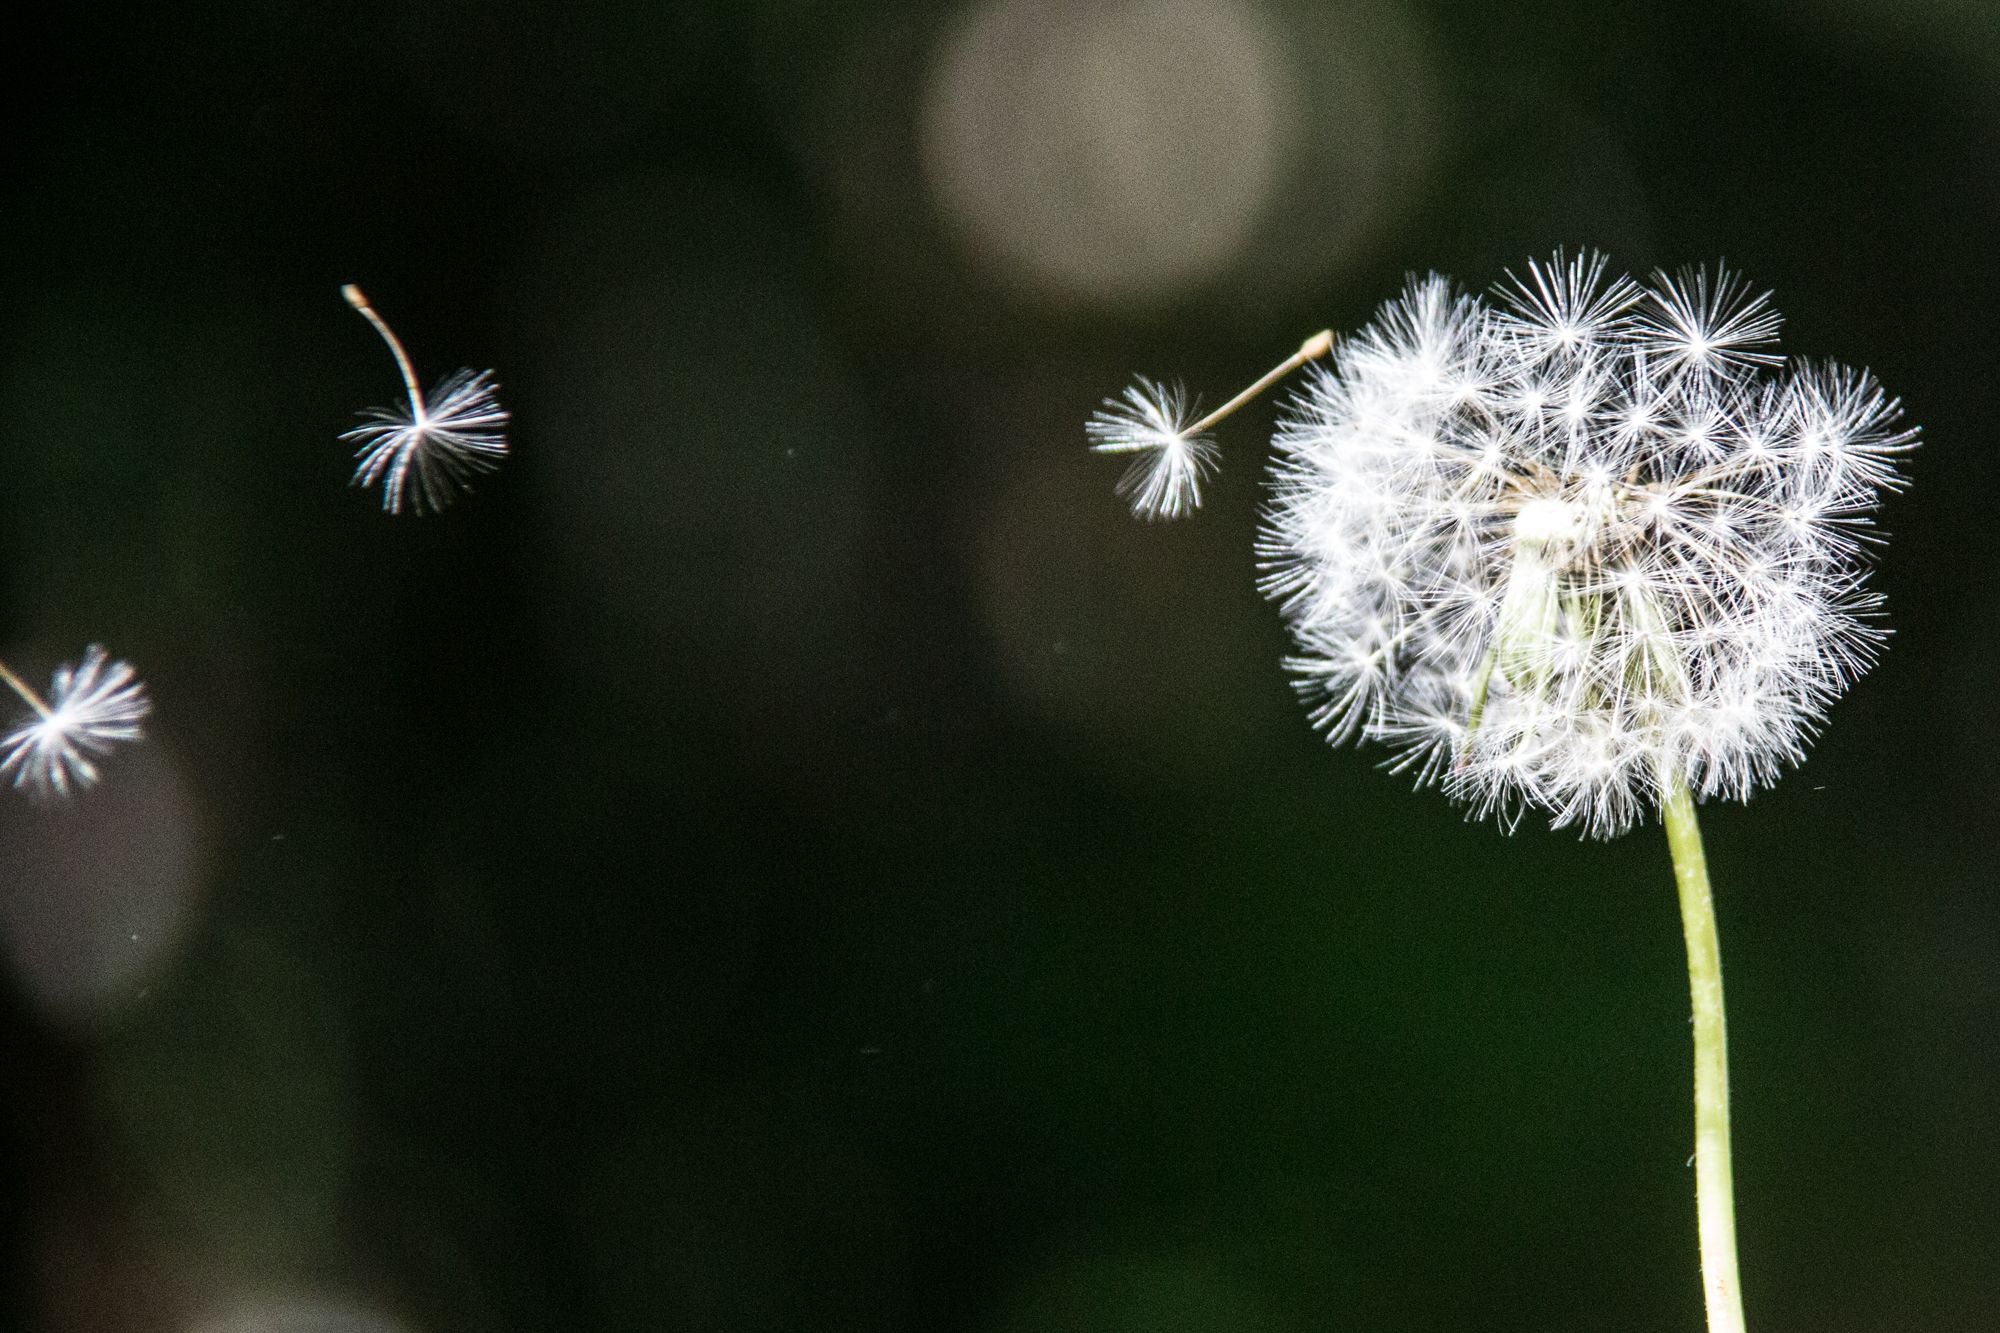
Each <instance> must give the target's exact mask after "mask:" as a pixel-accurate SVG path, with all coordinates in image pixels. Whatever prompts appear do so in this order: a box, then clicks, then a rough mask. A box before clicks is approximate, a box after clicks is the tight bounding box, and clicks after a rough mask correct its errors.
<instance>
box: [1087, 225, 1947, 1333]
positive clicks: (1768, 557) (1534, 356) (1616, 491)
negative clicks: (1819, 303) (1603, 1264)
mask: <svg viewBox="0 0 2000 1333" xmlns="http://www.w3.org/2000/svg"><path fill="white" fill-rule="evenodd" d="M1778 327H1779V316H1778V314H1777V312H1776V311H1775V310H1773V309H1772V308H1771V306H1770V303H1769V300H1768V297H1767V296H1765V295H1760V294H1757V293H1755V292H1754V291H1753V289H1751V288H1750V287H1749V286H1748V285H1747V284H1746V283H1745V282H1744V281H1743V279H1742V278H1741V277H1740V276H1738V275H1736V274H1733V273H1730V272H1728V271H1726V270H1724V269H1721V268H1717V269H1714V270H1708V269H1695V270H1690V271H1684V272H1682V273H1680V274H1678V275H1675V276H1668V275H1665V274H1656V275H1655V276H1654V278H1653V280H1652V281H1651V283H1649V284H1647V285H1641V284H1639V283H1636V282H1633V281H1632V280H1630V279H1628V278H1623V277H1612V276H1609V275H1608V274H1607V272H1606V264H1605V261H1604V259H1603V258H1602V257H1601V256H1598V255H1595V254H1591V253H1584V254H1579V255H1576V256H1573V257H1570V258H1567V259H1565V258H1564V257H1563V256H1562V255H1561V254H1558V255H1556V256H1555V258H1554V259H1553V260H1552V261H1550V262H1548V263H1530V264H1529V265H1527V266H1526V268H1525V269H1524V271H1523V272H1522V273H1521V274H1520V275H1518V276H1513V275H1510V280H1509V282H1508V283H1507V284H1505V285H1504V286H1502V287H1501V288H1500V289H1499V290H1498V291H1497V292H1496V293H1495V295H1494V297H1493V298H1492V299H1490V300H1489V299H1482V298H1480V297H1478V296H1473V295H1468V294H1465V293H1463V292H1461V291H1459V290H1458V289H1457V288H1455V287H1454V286H1453V285H1452V284H1451V283H1450V282H1449V281H1447V280H1446V279H1444V278H1441V277H1438V276H1435V275H1433V276H1431V277H1428V278H1423V279H1416V280H1412V281H1411V283H1410V284H1409V285H1408V287H1407V288H1406V290H1405V291H1404V293H1403V294H1402V296H1401V297H1400V298H1399V299H1397V300H1394V301H1391V302H1389V303H1388V304H1387V305H1385V306H1384V307H1383V308H1382V310H1381V312H1380V313H1379V314H1378V316H1377V317H1376V319H1375V321H1374V322H1373V323H1372V324H1370V325H1369V326H1368V327H1366V328H1364V329H1363V330H1362V331H1361V332H1360V333H1358V334H1356V335H1354V336H1352V337H1349V338H1345V339H1343V340H1341V341H1340V343H1339V344H1338V346H1337V347H1335V348H1331V349H1322V350H1330V351H1331V356H1330V360H1329V361H1320V360H1319V358H1317V357H1308V358H1298V357H1295V358H1293V359H1292V360H1291V361H1288V362H1287V363H1286V364H1285V365H1284V366H1282V367H1280V368H1279V370H1278V371H1276V372H1274V374H1273V375H1272V376H1267V377H1265V379H1264V380H1261V381H1259V383H1258V385H1257V386H1255V388H1256V389H1261V388H1263V387H1265V386H1266V385H1268V384H1269V383H1270V381H1271V380H1272V379H1273V378H1275V376H1276V375H1277V374H1282V373H1285V372H1286V371H1288V370H1289V369H1291V368H1292V367H1294V366H1296V365H1298V364H1300V363H1301V360H1302V359H1303V360H1314V361H1316V362H1317V364H1315V365H1314V366H1313V367H1312V368H1311V371H1310V379H1309V382H1308V383H1307V385H1306V386H1305V388H1304V389H1303V390H1302V391H1301V392H1300V393H1299V394H1298V395H1297V396H1296V397H1295V398H1294V400H1293V401H1292V403H1291V404H1290V406H1289V408H1288V410H1287V411H1286V413H1285V414H1284V417H1283V419H1282V420H1281V422H1280V424H1279V427H1278V431H1277V435H1276V438H1275V441H1274V447H1275V450H1276V455H1277V457H1276V460H1275V462H1274V464H1273V472H1272V481H1271V502H1270V505H1269V508H1268V511H1267V513H1266V516H1265V521H1264V525H1263V529H1262V532H1261V534H1260V538H1259V543H1258V549H1259V554H1260V557H1261V559H1262V561H1263V567H1264V569H1265V576H1264V581H1263V586H1264V589H1265V591H1266V593H1267V594H1268V595H1269V596H1271V597H1272V598H1273V599H1275V600H1276V601H1277V602H1279V603H1280V605H1281V608H1282V611H1283V614H1284V616H1285V619H1286V620H1287V621H1288V623H1289V624H1290V627H1291V630H1292V634H1293V637H1294V640H1295V643H1296V645H1297V651H1296V653H1295V654H1294V655H1293V657H1292V658H1291V660H1290V661H1289V663H1288V666H1289V668H1290V669H1291V670H1292V671H1293V672H1294V673H1295V675H1296V677H1297V683H1298V686H1299V688H1300V690H1301V692H1302V693H1303V694H1304V696H1305V697H1306V699H1307V701H1308V703H1309V705H1310V707H1311V710H1312V718H1313V721H1314V722H1315V724H1316V725H1318V726H1319V727H1321V728H1322V729H1323V730H1324V731H1325V732H1326V733H1327V734H1328V736H1329V738H1331V739H1332V740H1335V741H1343V740H1347V739H1350V738H1355V737H1359V738H1361V739H1363V740H1367V741H1374V742H1379V743H1381V744H1383V745H1386V746H1387V747H1389V748H1390V750H1391V752H1392V755H1391V759H1390V761H1389V763H1390V767H1392V768H1395V769H1398V770H1400V771H1404V772H1407V773H1411V774H1414V775H1415V776H1416V778H1417V779H1418V781H1419V782H1420V783H1423V784H1429V785H1435V786H1437V787H1440V788H1442V789H1443V790H1444V791H1445V792H1446V793H1447V794H1449V795H1450V796H1452V797H1454V798H1456V799H1457V800H1459V801H1461V802H1463V803H1464V804H1465V805H1466V806H1467V807H1468V808H1469V810H1470V811H1471V812H1472V813H1473V814H1475V815H1490V816H1493V817H1496V818H1497V819H1499V820H1500V821H1501V822H1502V824H1503V826H1505V827H1508V828H1512V827H1513V826H1514V825H1515V823H1516V822H1517V821H1518V820H1519V819H1520V817H1521V815H1522V814H1523V813H1524V812H1527V811H1530V810H1533V811H1539V812H1541V813H1542V814H1543V815H1545V816H1546V817H1547V818H1548V820H1549V822H1550V823H1551V824H1552V825H1555V826H1558V827H1560V826H1573V827H1576V828H1578V829H1580V830H1582V831H1583V832H1584V833H1586V834H1591V835H1596V836H1600V837H1608V836H1611V835H1615V834H1618V833H1621V832H1623V831H1625V830H1626V829H1628V828H1630V827H1631V826H1632V825H1633V824H1634V823H1636V822H1638V821H1640V820H1641V819H1644V818H1647V817H1649V816H1651V815H1652V814H1653V813H1654V812H1655V811H1657V812H1659V814H1660V817H1661V819H1662V822H1663V823H1664V825H1665V828H1666V832H1667V837H1668V843H1669V848H1670V850H1671V853H1672V856H1673V860H1674V866H1675V873H1676V882H1677V884H1678V886H1679V890H1680V897H1681V907H1682V915H1683V923H1684V925H1685V927H1686V936H1687V947H1688V958H1689V968H1690V980H1691V982H1692V985H1693V992H1694V996H1695V1023H1694V1029H1695V1031H1694V1035H1695V1054H1696V1079H1695V1083H1696V1136H1697V1138H1696V1143H1697V1146H1696V1178H1697V1201H1698V1208H1699V1214H1700V1232H1701V1249H1702V1260H1703V1272H1704V1277H1705V1283H1706V1290H1707V1297H1708V1308H1709V1324H1710V1328H1711V1330H1713V1333H1738V1331H1740V1330H1741V1328H1742V1326H1743V1324H1742V1310H1741V1296H1740V1293H1739V1291H1738V1289H1737V1279H1736V1257H1735V1234H1734V1231H1735V1218H1734V1206H1733V1202H1732V1197H1731V1195H1732V1187H1731V1183H1730V1168H1729V1139H1728V1084H1727V1074H1726V1069H1725V1065H1724V1056H1723V1051H1724V1041H1723V1036H1724V1034H1723V1013H1722V992H1721V971H1720V963H1719V956H1718V952H1717V946H1716V934H1715V923H1714V915H1713V907H1712V903H1711V901H1710V891H1709V884H1708V878H1707V870H1706V865H1705V862H1704V859H1703V854H1702V847H1701V836H1700V831H1699V827H1698V825H1697V823H1696V819H1695V801H1696V800H1697V799H1699V798H1706V797H1717V796H1720V797H1727V798H1732V799H1737V800H1743V799H1747V798H1748V797H1749V795H1750V794H1751V793H1752V792H1753V791H1755V790H1757V789H1759V788H1761V787H1764V786H1767V785H1769V784H1770V783H1771V782H1773V781H1774V780H1775V779H1776V778H1777V776H1778V775H1779V773H1780V772H1782V771H1783V770H1784V769H1785V768H1786V767H1788V766H1790V765H1793V764H1796V763H1798V762H1799V761H1801V760H1802V759H1803V758H1804V754H1805V750H1806V747H1807V746H1808V745H1809V743H1810V742H1811V740H1812V739H1813V737H1814V735H1815V734H1816V733H1817V731H1818V729H1819V727H1820V725H1821V724H1822V722H1823V721H1824V720H1825V716H1826V710H1827V708H1828V706H1829V705H1830V704H1831V703H1832V702H1833V701H1834V699H1836V698H1837V697H1838V696H1839V695H1840V694H1841V693H1843V692H1844V691H1845V690H1846V689H1847V687H1848V686H1849V685H1850V684H1851V683H1852V682H1853V681H1854V679H1855V678H1856V677H1857V676H1858V675H1860V674H1861V672H1863V671H1864V670H1866V669H1867V667H1868V666H1869V665H1870V663H1871V662H1872V661H1873V659H1874V656H1875V654H1876V652H1877V650H1878V649H1879V647H1880V646H1881V643H1882V639H1883V636H1884V633H1885V632H1884V630H1883V629H1882V628H1881V625H1880V622H1879V613H1880V610H1881V598H1880V597H1879V595H1877V594H1875V593H1874V592H1872V591H1870V590H1869V589H1868V588H1867V586H1866V576H1867V571H1868V565H1869V563H1870V556H1871V554H1872V552H1873V550H1874V549H1875V547H1876V546H1877V544H1878V541H1879V539H1878V537H1877V535H1876V533H1875V532H1874V530H1873V529H1872V527H1871V515H1872V513H1873V511H1874V509H1875V506H1876V503H1877V501H1878V499H1879V497H1880V495H1881V493H1882V492H1883V491H1884V490H1886V489H1891V488H1894V487H1896V486H1898V485H1900V484H1901V483H1900V478H1899V476H1898V473H1897V461H1898V456H1899V455H1900V454H1901V453H1902V452H1904V451H1906V450H1908V449H1909V448H1911V447H1913V445H1914V443H1915V439H1916V432H1915V431H1914V430H1909V429H1904V428H1902V427H1901V426H1900V425H1899V421H1900V416H1901V410H1900V406H1899V404H1898V403H1897V402H1896V400H1895V399H1893V398H1891V397H1889V396H1888V395H1887V394H1886V393H1885V392H1884V391H1883V389H1882V388H1881V386H1880V385H1878V384H1877V383H1876V381H1875V379H1874V377H1873V376H1871V375H1869V374H1868V373H1867V372H1866V371H1857V370H1852V369H1849V368H1847V367H1844V366H1838V365H1832V364H1821V363H1812V362H1793V363H1787V362H1786V361H1785V359H1784V358H1783V357H1782V356H1780V355H1779V354H1778V352H1777V350H1776V348H1775V340H1776V336H1777V332H1778ZM1308 346H1311V344H1308ZM1142 399H1144V400H1145V401H1147V402H1154V403H1156V402H1157V395H1156V393H1154V391H1153V390H1152V388H1151V387H1150V386H1142V388H1141V389H1140V390H1138V391H1135V392H1134V393H1133V394H1130V395H1128V400H1129V401H1130V403H1131V404H1132V407H1133V411H1132V412H1131V413H1130V415H1131V416H1133V417H1134V419H1138V418H1141V417H1144V416H1145V409H1144V406H1143V405H1142ZM1240 401H1242V397H1241V396H1239V398H1238V399H1237V400H1234V401H1233V402H1232V404H1231V405H1230V406H1231V407H1232V408H1233V407H1234V406H1235V404H1236V403H1237V402H1240ZM1218 415H1220V414H1218ZM1099 420H1100V421H1102V420H1103V417H1102V416H1100V418H1099ZM1200 424H1201V426H1202V427H1203V428H1206V427H1209V426H1212V425H1213V424H1214V419H1211V420H1209V421H1205V422H1203V423H1200ZM1093 434H1094V435H1095V432H1093ZM1162 512H1165V511H1162Z"/></svg>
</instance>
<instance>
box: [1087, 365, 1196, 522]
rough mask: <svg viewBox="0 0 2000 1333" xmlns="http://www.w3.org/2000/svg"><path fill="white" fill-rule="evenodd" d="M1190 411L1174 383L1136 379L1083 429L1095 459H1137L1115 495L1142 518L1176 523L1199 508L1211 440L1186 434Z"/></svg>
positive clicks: (1121, 481)
mask: <svg viewBox="0 0 2000 1333" xmlns="http://www.w3.org/2000/svg"><path fill="white" fill-rule="evenodd" d="M1193 420H1194V409H1193V407H1192V406H1191V405H1190V404H1189V402H1188V398H1187V394H1186V392H1185V391H1184V390H1183V389H1182V388H1181V387H1180V386H1179V385H1177V384H1174V385H1167V384H1158V383H1155V382H1154V381H1152V380H1149V379H1144V378H1142V379H1140V380H1139V382H1138V383H1137V384H1136V385H1133V386H1132V387H1130V388H1127V389H1126V390H1125V393H1124V395H1123V396H1122V397H1119V398H1107V399H1105V400H1104V406H1103V408H1101V409H1100V410H1099V411H1098V412H1097V413H1096V414H1095V415H1094V416H1092V417H1091V419H1090V421H1089V423H1088V424H1086V425H1085V427H1084V430H1085V432H1086V433H1087V434H1088V435H1089V437H1090V447H1091V448H1092V449H1093V450H1094V451H1096V452H1097V453H1100V454H1137V455H1138V457H1137V458H1135V459H1134V460H1133V461H1132V466H1131V467H1129V468H1127V469H1126V471H1125V475H1124V477H1123V478H1122V479H1120V481H1119V483H1118V494H1120V495H1122V496H1124V497H1125V498H1126V499H1127V500H1128V501H1130V502H1131V505H1132V512H1133V513H1135V514H1137V515H1139V517H1141V518H1179V517H1181V516H1182V515H1184V514H1188V513H1192V512H1193V511H1194V510H1195V509H1197V508H1199V507H1200V505H1201V484H1202V482H1204V481H1206V480H1207V479H1208V478H1209V477H1210V476H1211V475H1212V474H1213V473H1214V471H1215V463H1216V458H1217V452H1216V448H1215V441H1214V440H1213V439H1212V438H1211V437H1209V436H1208V435H1206V434H1204V433H1201V432H1195V431H1190V430H1189V429H1188V425H1189V423H1190V422H1191V421H1193Z"/></svg>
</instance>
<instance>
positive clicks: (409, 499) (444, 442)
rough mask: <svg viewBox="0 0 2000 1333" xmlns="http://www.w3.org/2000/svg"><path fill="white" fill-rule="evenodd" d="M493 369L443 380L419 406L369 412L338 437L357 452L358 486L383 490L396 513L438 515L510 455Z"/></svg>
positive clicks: (387, 506) (388, 506)
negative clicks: (379, 485) (475, 478)
mask: <svg viewBox="0 0 2000 1333" xmlns="http://www.w3.org/2000/svg"><path fill="white" fill-rule="evenodd" d="M498 389H499V385H497V384H495V383H494V381H493V374H492V372H491V371H484V370H482V371H480V372H478V373H477V374H474V373H473V372H472V371H469V370H460V371H457V372H455V373H453V374H451V375H448V376H446V377H445V378H444V379H443V380H441V381H439V383H438V385H437V387H436V388H434V389H432V390H431V392H430V396H429V397H428V398H427V399H426V400H424V401H423V402H422V403H421V404H415V405H412V406H410V407H408V408H384V407H378V408H372V409H370V410H369V411H366V412H364V413H362V416H363V418H364V421H363V424H361V425H359V426H356V427H354V428H353V429H352V430H349V431H347V432H345V433H343V434H342V435H341V437H340V438H341V439H343V440H345V441H347V442H348V443H350V444H354V445H357V446H359V447H358V448H357V449H356V450H355V459H356V462H355V467H354V484H355V485H356V486H362V487H367V486H373V485H375V484H376V483H377V482H380V483H381V486H382V508H383V509H385V510H387V511H388V512H389V513H392V514H400V513H402V512H404V510H406V509H407V510H409V511H410V512H412V513H418V514H422V513H436V512H437V511H438V510H440V509H443V508H444V507H445V506H446V505H448V504H450V503H451V502H452V501H453V500H455V499H457V498H458V496H459V495H460V494H462V493H463V492H464V491H465V490H466V488H467V487H468V486H469V485H470V484H471V481H472V479H473V478H474V477H475V476H477V475H479V474H480V473H482V472H490V471H492V470H493V469H494V468H496V467H498V466H499V465H500V460H501V459H503V458H505V457H506V456H507V437H506V435H505V433H504V432H505V428H506V425H507V410H506V409H505V408H504V407H502V406H500V403H499V400H498V399H497V398H496V397H495V396H494V395H495V393H496V392H497V391H498Z"/></svg>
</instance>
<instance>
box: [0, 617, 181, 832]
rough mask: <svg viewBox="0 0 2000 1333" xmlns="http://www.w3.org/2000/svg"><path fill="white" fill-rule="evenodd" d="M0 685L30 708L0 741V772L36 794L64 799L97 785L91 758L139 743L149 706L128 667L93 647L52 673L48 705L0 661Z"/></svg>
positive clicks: (126, 664)
mask: <svg viewBox="0 0 2000 1333" xmlns="http://www.w3.org/2000/svg"><path fill="white" fill-rule="evenodd" d="M0 681H5V682H6V684H7V685H8V686H9V687H10V688H11V689H12V690H13V691H14V693H16V694H18V695H20V696H21V698H22V700H23V701H24V702H26V703H27V705H28V706H29V708H31V709H33V710H34V711H33V712H32V713H31V714H29V715H28V716H27V717H25V718H23V719H22V720H21V721H20V722H18V723H17V724H15V726H14V729H13V730H12V731H9V732H8V733H7V734H6V736H4V737H0V775H7V774H11V775H12V778H13V783H14V785H15V786H16V787H24V788H27V789H28V790H30V791H32V792H34V793H36V794H38V795H43V796H68V795H69V794H70V792H71V791H73V790H81V789H82V788H85V787H88V786H90V785H91V784H92V783H94V782H96V781H97V762H96V761H97V759H98V758H99V757H101V756H102V755H104V754H105V753H106V752H107V751H109V750H110V749H111V748H112V747H113V746H114V745H116V744H118V743H120V742H122V741H136V740H138V739H139V738H140V734H141V733H140V730H139V723H140V722H141V721H142V720H143V719H144V718H145V716H146V714H147V713H149V712H151V711H152V707H153V705H152V701H151V700H149V699H147V697H146V687H145V686H144V685H142V684H140V683H139V679H138V677H137V676H136V675H135V674H134V673H133V670H132V666H131V664H130V663H128V662H123V661H117V660H113V659H112V658H111V657H109V656H108V655H107V654H106V653H105V651H104V649H103V648H102V647H100V646H99V645H97V644H92V645H91V646H90V647H89V648H87V649H85V650H84V654H83V660H82V661H81V662H79V663H77V664H76V665H75V666H62V667H58V668H56V673H55V678H54V680H53V681H52V682H51V683H50V686H49V696H48V698H47V700H44V699H43V698H42V696H41V695H40V694H38V693H36V692H35V690H34V688H33V687H32V686H30V685H29V684H28V683H27V682H26V681H24V680H22V679H21V678H20V677H19V676H18V675H16V674H15V673H14V671H13V670H12V669H11V668H10V667H8V666H7V664H6V663H4V662H0Z"/></svg>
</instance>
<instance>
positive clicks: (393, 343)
mask: <svg viewBox="0 0 2000 1333" xmlns="http://www.w3.org/2000/svg"><path fill="white" fill-rule="evenodd" d="M340 294H341V296H342V297H344V298H345V299H346V301H347V304H348V305H350V306H352V307H354V309H355V310H356V311H358V312H360V315H361V318H363V319H365V320H367V321H368V322H369V323H370V324H372V325H374V326H375V332H377V333H379V334H381V335H382V341H383V342H385V343H387V344H389V354H390V355H391V356H394V357H395V358H396V369H398V370H400V371H402V372H403V388H404V389H406V390H408V392H409V395H410V416H411V417H412V418H413V419H414V420H417V421H422V420H423V419H424V391H423V390H422V389H420V388H418V387H417V372H416V368H415V367H413V366H412V365H411V364H410V354H409V353H408V352H405V351H404V350H403V340H402V339H401V338H398V337H397V336H396V331H395V330H394V329H392V328H390V327H389V325H388V323H387V322H386V321H384V320H383V318H382V317H381V316H380V315H378V314H376V313H375V307H374V306H372V305H370V304H369V303H368V298H367V297H366V296H363V295H362V294H361V289H360V288H359V287H356V286H355V285H354V284H353V283H351V282H350V283H348V284H346V285H345V286H343V287H342V288H341V289H340Z"/></svg>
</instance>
